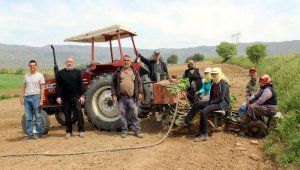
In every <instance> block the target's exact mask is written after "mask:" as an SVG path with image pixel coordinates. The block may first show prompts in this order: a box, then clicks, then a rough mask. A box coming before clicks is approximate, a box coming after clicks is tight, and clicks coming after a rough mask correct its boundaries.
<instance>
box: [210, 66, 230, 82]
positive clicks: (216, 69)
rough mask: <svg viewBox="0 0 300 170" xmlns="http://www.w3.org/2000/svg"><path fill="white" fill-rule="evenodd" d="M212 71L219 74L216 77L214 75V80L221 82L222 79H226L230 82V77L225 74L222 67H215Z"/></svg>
mask: <svg viewBox="0 0 300 170" xmlns="http://www.w3.org/2000/svg"><path fill="white" fill-rule="evenodd" d="M211 73H216V74H217V75H216V76H215V77H212V79H213V81H214V82H215V83H220V81H221V80H224V81H225V82H227V83H228V84H229V80H228V78H227V77H226V76H225V75H224V74H223V72H222V70H221V68H220V67H215V68H213V69H212V70H211Z"/></svg>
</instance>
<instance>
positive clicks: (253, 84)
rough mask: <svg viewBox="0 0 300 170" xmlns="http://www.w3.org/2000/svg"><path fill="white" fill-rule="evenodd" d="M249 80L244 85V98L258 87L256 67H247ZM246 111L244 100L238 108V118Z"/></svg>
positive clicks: (248, 96) (247, 98) (249, 95)
mask: <svg viewBox="0 0 300 170" xmlns="http://www.w3.org/2000/svg"><path fill="white" fill-rule="evenodd" d="M249 76H250V81H249V82H248V83H247V85H246V100H247V101H248V100H249V98H250V97H251V96H252V95H253V94H254V93H255V92H256V91H258V89H259V84H258V77H257V69H256V68H254V67H252V68H250V69H249ZM245 112H246V102H244V103H243V104H242V105H241V107H240V109H239V114H238V116H239V118H240V117H241V116H242V115H243V114H244V113H245Z"/></svg>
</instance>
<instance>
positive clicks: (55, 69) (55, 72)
mask: <svg viewBox="0 0 300 170" xmlns="http://www.w3.org/2000/svg"><path fill="white" fill-rule="evenodd" d="M51 48H52V52H53V59H54V68H53V70H54V75H55V76H56V74H57V73H58V66H57V63H56V56H55V49H54V47H53V45H51Z"/></svg>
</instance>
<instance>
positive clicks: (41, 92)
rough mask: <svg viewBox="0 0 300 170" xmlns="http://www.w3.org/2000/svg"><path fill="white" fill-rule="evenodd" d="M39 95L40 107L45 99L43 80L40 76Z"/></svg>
mask: <svg viewBox="0 0 300 170" xmlns="http://www.w3.org/2000/svg"><path fill="white" fill-rule="evenodd" d="M40 94H41V100H40V106H42V105H43V104H44V102H43V100H44V97H45V78H44V76H43V75H42V74H41V80H40Z"/></svg>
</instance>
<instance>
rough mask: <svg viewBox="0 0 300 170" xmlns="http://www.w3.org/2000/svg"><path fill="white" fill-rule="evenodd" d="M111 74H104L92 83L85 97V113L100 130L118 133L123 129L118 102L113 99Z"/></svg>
mask: <svg viewBox="0 0 300 170" xmlns="http://www.w3.org/2000/svg"><path fill="white" fill-rule="evenodd" d="M111 79H112V75H111V74H103V75H100V76H98V77H96V78H95V79H94V80H92V81H91V83H90V85H89V86H88V88H87V90H86V93H85V96H86V103H85V113H86V115H87V117H88V119H89V120H90V121H91V122H92V124H93V125H94V126H95V127H97V128H98V129H103V130H106V131H110V130H113V131H116V130H119V129H120V128H121V122H120V117H119V115H118V108H117V102H113V101H112V98H111Z"/></svg>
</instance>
